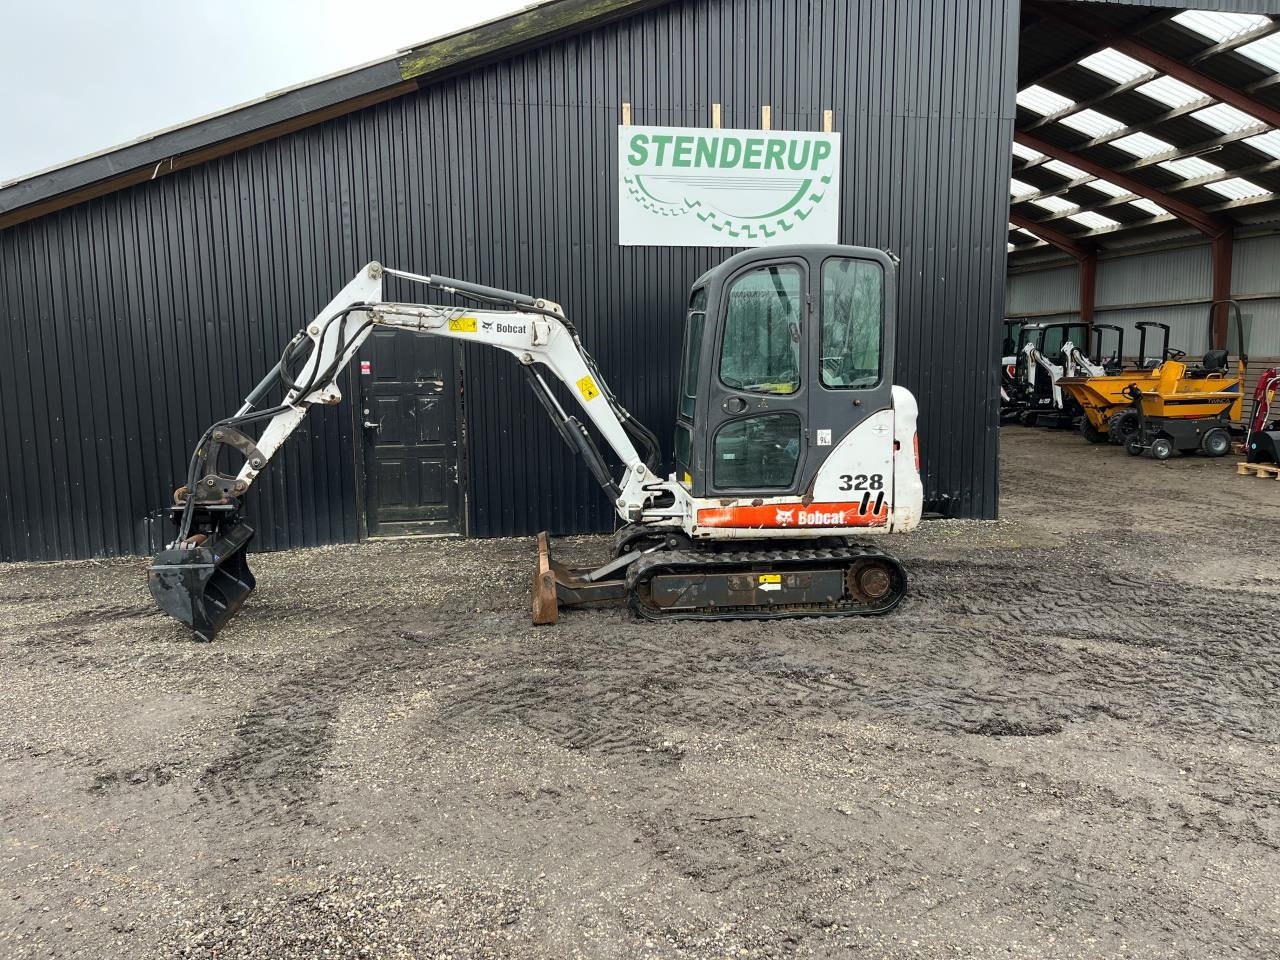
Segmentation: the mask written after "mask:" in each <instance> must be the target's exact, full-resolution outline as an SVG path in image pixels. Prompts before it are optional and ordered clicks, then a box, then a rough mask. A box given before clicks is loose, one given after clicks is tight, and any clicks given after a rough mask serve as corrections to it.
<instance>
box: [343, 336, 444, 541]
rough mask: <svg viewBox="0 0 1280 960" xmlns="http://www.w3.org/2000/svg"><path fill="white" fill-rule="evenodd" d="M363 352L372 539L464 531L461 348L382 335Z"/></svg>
mask: <svg viewBox="0 0 1280 960" xmlns="http://www.w3.org/2000/svg"><path fill="white" fill-rule="evenodd" d="M360 354H361V358H362V361H361V364H360V384H361V391H362V394H363V396H362V403H361V408H362V412H363V423H364V435H365V445H364V446H365V477H366V500H365V502H366V504H367V507H366V510H367V516H368V522H369V534H370V536H383V537H386V536H393V537H394V536H407V535H412V534H424V533H458V532H459V531H460V530H461V529H462V527H461V509H460V497H459V495H458V489H459V485H458V408H459V404H458V390H457V383H456V377H455V364H454V355H453V344H452V343H450V342H449V341H447V340H441V339H436V338H432V337H423V336H417V335H415V334H412V333H406V332H404V331H397V330H375V331H374V332H373V335H372V336H370V337H369V339H368V340H367V341H366V342H365V344H364V346H363V347H362V348H361V351H360Z"/></svg>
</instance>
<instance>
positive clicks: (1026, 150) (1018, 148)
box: [1013, 140, 1044, 160]
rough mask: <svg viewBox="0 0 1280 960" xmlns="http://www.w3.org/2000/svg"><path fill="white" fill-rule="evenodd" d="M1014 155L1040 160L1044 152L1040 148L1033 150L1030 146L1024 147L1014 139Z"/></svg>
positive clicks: (1024, 158)
mask: <svg viewBox="0 0 1280 960" xmlns="http://www.w3.org/2000/svg"><path fill="white" fill-rule="evenodd" d="M1013 155H1014V156H1015V157H1020V158H1021V159H1023V160H1039V159H1041V158H1042V157H1043V156H1044V154H1043V153H1041V152H1040V151H1039V150H1032V149H1031V148H1030V147H1024V146H1023V145H1022V144H1020V143H1019V142H1018V141H1017V140H1015V141H1013Z"/></svg>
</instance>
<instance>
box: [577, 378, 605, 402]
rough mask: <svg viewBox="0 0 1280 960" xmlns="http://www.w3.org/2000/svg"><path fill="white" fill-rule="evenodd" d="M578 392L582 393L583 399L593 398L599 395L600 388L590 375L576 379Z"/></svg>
mask: <svg viewBox="0 0 1280 960" xmlns="http://www.w3.org/2000/svg"><path fill="white" fill-rule="evenodd" d="M578 392H579V393H580V394H582V399H583V400H594V399H595V398H596V397H598V396H600V388H599V387H597V386H596V382H595V381H594V380H592V379H591V378H590V377H583V378H582V379H581V380H579V381H578Z"/></svg>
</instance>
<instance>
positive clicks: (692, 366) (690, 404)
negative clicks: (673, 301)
mask: <svg viewBox="0 0 1280 960" xmlns="http://www.w3.org/2000/svg"><path fill="white" fill-rule="evenodd" d="M706 309H707V291H706V288H705V287H703V288H700V289H698V290H695V291H694V292H693V296H692V297H690V298H689V317H688V319H687V320H686V321H685V325H684V363H683V364H682V365H681V370H680V416H681V417H683V418H684V419H685V420H688V421H690V422H693V415H694V413H695V412H696V410H697V406H698V400H697V397H698V369H699V366H700V362H701V359H702V329H703V326H704V325H705V324H706V320H707V314H706Z"/></svg>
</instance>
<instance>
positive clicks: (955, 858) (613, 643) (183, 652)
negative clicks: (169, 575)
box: [0, 428, 1280, 960]
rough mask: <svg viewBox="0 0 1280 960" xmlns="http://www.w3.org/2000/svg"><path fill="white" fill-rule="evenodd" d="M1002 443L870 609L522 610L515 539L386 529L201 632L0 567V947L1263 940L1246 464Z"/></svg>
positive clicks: (1263, 525) (1023, 947)
mask: <svg viewBox="0 0 1280 960" xmlns="http://www.w3.org/2000/svg"><path fill="white" fill-rule="evenodd" d="M1004 441H1005V442H1004V444H1003V446H1004V453H1003V473H1002V483H1003V489H1004V494H1003V513H1004V517H1005V519H1003V520H1001V521H999V522H997V523H981V524H980V523H964V522H932V523H928V524H926V525H925V526H924V527H923V528H922V529H921V530H920V531H919V532H918V533H916V534H912V535H910V536H906V537H902V538H899V539H898V540H896V541H895V542H894V543H893V545H892V547H891V549H894V550H895V552H897V553H898V554H899V555H900V556H901V557H902V558H903V559H904V562H905V563H906V565H907V567H908V570H909V571H910V573H911V576H912V587H911V595H910V597H909V598H908V599H907V600H906V601H905V602H904V603H903V605H902V606H901V607H900V608H899V609H898V610H897V611H896V612H894V613H893V614H891V615H889V616H888V617H884V618H876V619H870V620H858V621H850V622H833V621H784V622H775V623H729V624H706V623H674V624H665V625H660V626H655V625H651V624H646V623H641V622H636V621H633V620H632V619H631V617H630V616H629V615H628V614H627V613H626V612H625V611H622V610H616V611H615V610H606V611H593V612H585V611H578V612H570V613H568V614H566V615H565V616H564V617H563V619H562V620H561V622H560V624H559V625H557V626H555V627H547V628H536V629H535V628H534V627H532V626H531V625H530V624H529V601H528V594H527V590H528V585H529V581H530V574H531V568H532V563H533V554H534V549H533V544H532V541H531V540H513V541H471V542H466V541H422V540H419V541H402V542H395V543H380V544H365V545H360V546H349V547H336V548H329V549H320V550H309V551H297V552H293V553H289V554H276V555H269V556H262V557H258V558H256V562H255V569H256V571H257V573H258V578H259V589H258V591H257V593H256V594H255V595H254V596H253V597H252V598H251V599H250V601H249V602H248V604H247V605H246V606H245V608H244V609H243V610H242V611H241V613H240V615H239V617H238V618H237V619H236V620H235V621H233V623H232V625H231V626H230V627H229V628H228V629H227V630H226V631H224V633H223V634H222V635H221V636H220V637H219V639H218V641H217V642H216V643H214V644H212V645H203V644H192V643H189V642H187V640H186V639H185V637H184V635H183V633H182V632H181V629H180V628H179V627H177V626H176V625H175V624H173V623H172V622H171V621H168V620H166V619H165V618H163V617H162V616H160V615H159V614H157V613H156V612H154V611H153V609H152V607H151V604H150V599H149V597H148V595H147V593H146V589H145V585H144V577H143V571H144V569H145V561H143V560H126V561H119V562H100V563H76V564H54V565H10V566H7V567H0V689H3V691H4V694H3V704H4V709H3V711H0V956H4V957H32V958H37V957H38V958H45V957H55V956H57V957H62V956H85V957H93V958H110V957H153V956H162V957H195V958H215V957H217V958H236V957H270V958H272V960H277V958H287V957H369V958H373V957H457V958H469V957H521V958H524V957H529V958H548V960H551V958H555V960H561V958H568V957H579V956H581V957H618V958H623V957H625V958H631V957H662V958H666V957H707V958H711V957H715V958H721V957H791V956H795V957H835V956H840V957H864V956H865V957H912V958H915V957H918V958H929V960H934V958H944V957H1035V958H1064V957H1107V958H1111V957H1152V958H1156V957H1159V958H1166V957H1188V958H1197V960H1200V958H1209V957H1219V956H1233V957H1242V956H1243V957H1264V956H1266V957H1274V956H1276V955H1278V954H1280V761H1278V757H1277V748H1276V742H1277V731H1278V723H1277V719H1278V717H1277V712H1278V707H1280V697H1278V696H1277V682H1278V681H1280V637H1278V636H1277V631H1276V627H1275V624H1276V620H1277V614H1278V613H1280V574H1278V573H1277V570H1276V565H1275V562H1274V560H1273V559H1272V557H1273V556H1274V555H1275V553H1276V550H1277V548H1278V547H1280V532H1278V531H1280V525H1278V524H1277V520H1280V485H1277V484H1275V483H1274V482H1271V481H1263V480H1257V479H1253V478H1243V477H1236V476H1235V475H1234V472H1233V468H1232V465H1231V463H1230V462H1228V461H1221V460H1219V461H1209V460H1205V459H1202V458H1199V457H1188V458H1182V459H1175V460H1173V461H1170V462H1168V463H1164V464H1160V463H1157V462H1155V461H1152V460H1149V459H1145V458H1144V459H1141V460H1134V459H1130V458H1129V457H1126V456H1125V455H1124V454H1123V453H1122V452H1121V451H1119V450H1118V449H1117V448H1114V447H1093V446H1088V445H1086V444H1085V443H1084V442H1083V441H1082V440H1080V439H1079V438H1077V437H1075V436H1072V435H1068V434H1054V433H1050V432H1043V431H1033V430H1026V429H1020V428H1008V429H1007V430H1006V431H1005V434H1004ZM602 549H603V541H601V540H594V539H584V540H579V541H574V542H570V543H565V544H562V545H561V548H560V550H561V552H562V553H566V554H570V555H572V554H573V553H581V554H589V553H593V552H599V551H601V550H602Z"/></svg>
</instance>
